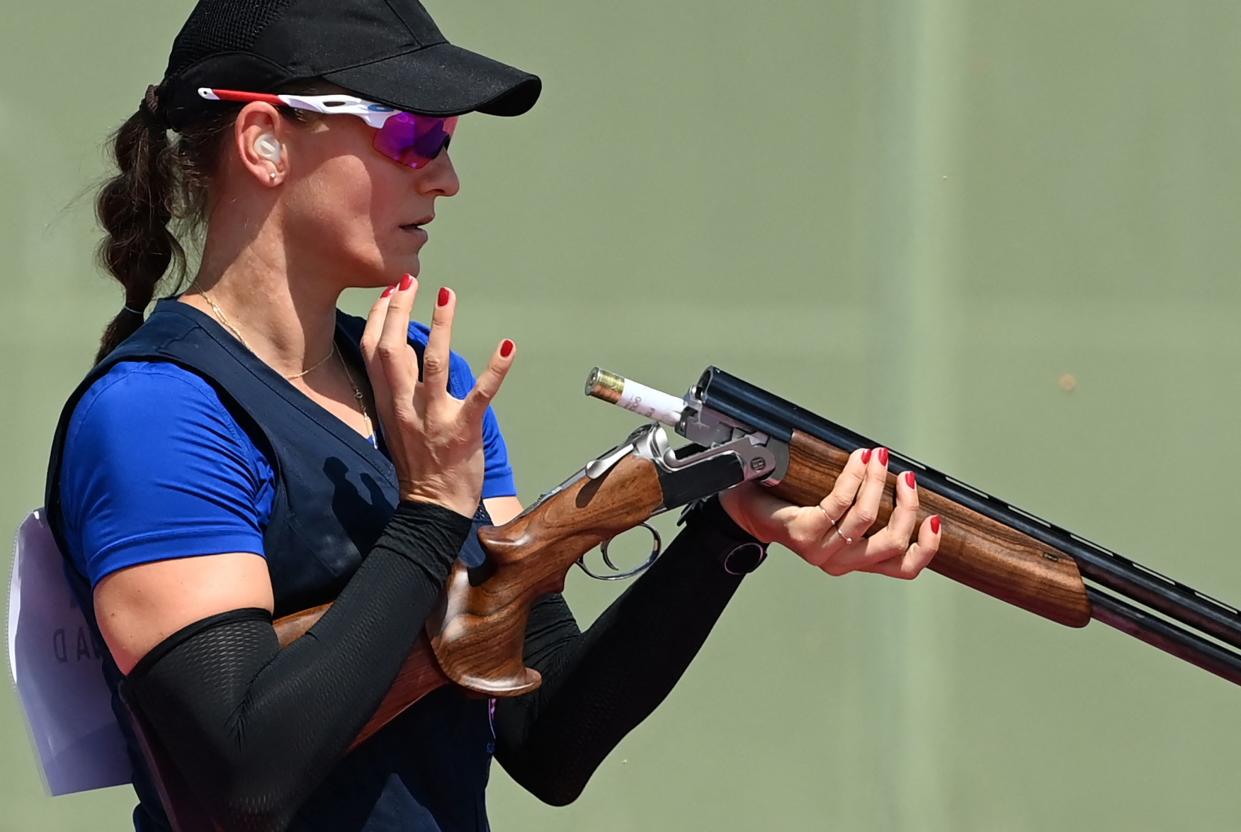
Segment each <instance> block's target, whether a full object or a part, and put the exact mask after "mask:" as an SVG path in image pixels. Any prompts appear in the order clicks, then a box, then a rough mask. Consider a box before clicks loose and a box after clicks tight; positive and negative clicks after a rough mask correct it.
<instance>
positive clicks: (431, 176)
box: [418, 148, 461, 196]
mask: <svg viewBox="0 0 1241 832" xmlns="http://www.w3.org/2000/svg"><path fill="white" fill-rule="evenodd" d="M420 172H421V173H422V177H421V182H419V187H418V190H420V191H422V192H423V193H438V194H440V195H441V196H453V195H454V194H456V193H457V191H459V190H461V180H460V179H458V178H457V169H456V168H455V167H453V164H452V157H451V156H449V155H448V148H444V149H443V150H441V151H440V153H439V155H438V156H436V157H435V158H434V159H432V160H431V161H430V162H428V163H427V165H426V167H424V168H423V169H422V170H421V171H420Z"/></svg>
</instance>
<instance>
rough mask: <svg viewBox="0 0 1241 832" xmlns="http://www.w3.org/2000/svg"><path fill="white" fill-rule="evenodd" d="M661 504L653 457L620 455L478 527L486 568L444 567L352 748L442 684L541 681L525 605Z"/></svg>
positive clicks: (295, 622) (481, 687)
mask: <svg viewBox="0 0 1241 832" xmlns="http://www.w3.org/2000/svg"><path fill="white" fill-rule="evenodd" d="M662 504H663V491H662V489H661V487H660V484H659V476H658V473H657V472H656V470H655V466H654V464H653V463H652V462H651V461H650V460H648V459H642V458H640V457H637V456H633V455H630V456H626V457H625V458H623V459H622V460H621V461H620V462H618V463H617V464H616V465H615V466H613V467H612V468H610V469H609V470H608V471H607V472H606V473H604V474H603V475H602V476H600V477H598V478H597V479H590V478H588V477H585V476H581V477H579V478H578V479H577V480H575V481H573V482H572V483H571V484H570V485H568V486H567V487H565V488H564V489H563V490H561V491H559V492H557V493H555V494H552V495H551V496H549V497H548V498H546V499H545V500H542V501H540V502H539V503H538V504H537V505H536V506H535V507H533V508H532V509H531V510H527V511H526V512H524V513H523V514H521V515H520V516H518V517H516V518H514V519H513V520H511V521H510V522H508V523H506V524H504V525H503V526H498V527H497V526H485V527H483V528H482V529H480V530H479V541H480V542H481V543H482V546H483V548H484V549H485V550H486V551H487V556H488V565H487V567H485V568H483V569H479V570H474V573H475V574H473V575H472V574H471V570H470V569H467V568H466V567H465V566H464V565H462V564H461V562H460V561H458V562H457V563H455V564H454V565H453V569H452V572H451V573H450V575H449V577H448V581H447V584H446V585H445V588H444V592H443V594H442V596H441V598H440V605H439V607H438V609H437V610H436V611H435V612H434V613H433V614H432V615H431V617H430V618H429V619H428V621H427V628H426V629H427V632H426V635H425V636H423V637H420V638H419V639H418V641H417V642H415V644H414V648H413V649H412V650H411V651H410V653H409V655H408V656H407V657H406V658H405V661H404V663H403V664H402V665H401V669H400V671H399V672H398V673H397V677H396V679H395V680H394V681H393V683H392V687H391V688H390V689H389V691H388V693H387V694H386V695H385V696H384V698H383V701H382V702H381V703H380V705H379V708H378V709H377V710H376V711H375V713H374V714H373V715H372V716H371V718H370V720H368V721H367V723H366V725H365V726H364V727H363V728H362V730H361V731H360V732H359V733H358V736H357V738H356V739H355V740H354V741H353V743H352V744H351V745H350V746H349V747H350V749H351V750H352V749H353V748H356V747H357V746H358V745H359V744H361V743H362V742H364V741H365V740H366V739H367V738H368V737H370V736H371V735H373V734H374V733H375V732H376V731H378V730H379V729H380V728H382V727H383V726H384V725H386V724H388V723H389V722H391V721H392V720H393V719H395V718H396V717H397V716H398V715H399V714H400V713H401V712H402V711H404V710H405V709H406V708H409V707H410V706H411V705H413V704H414V703H415V702H417V701H418V700H419V699H421V698H422V697H424V696H426V695H427V694H428V693H431V692H432V691H434V690H435V689H436V688H439V687H440V686H442V685H446V684H457V685H460V686H461V687H463V688H465V689H467V690H469V691H471V692H474V693H478V694H483V695H487V696H519V695H521V694H523V693H528V692H529V691H532V690H535V689H536V688H537V687H538V686H539V684H540V683H541V681H542V680H541V678H540V677H539V674H538V672H537V671H535V670H531V669H530V668H528V667H526V666H525V663H524V661H523V652H524V644H525V634H526V622H527V620H528V618H529V615H530V608H531V607H532V606H533V605H534V602H535V601H536V600H538V598H539V597H540V596H542V595H545V594H547V593H549V592H559V591H560V590H561V589H563V588H564V581H565V576H566V575H567V574H568V571H569V569H570V567H572V566H573V564H574V563H576V562H577V561H578V559H579V558H581V557H582V555H584V554H586V553H587V552H589V551H590V550H591V549H593V548H595V547H596V546H598V545H599V544H600V543H602V542H603V541H605V540H610V539H611V538H613V537H615V536H616V535H618V534H620V533H621V532H624V531H626V530H628V529H631V528H633V527H634V526H636V525H638V524H640V523H642V522H643V521H645V520H646V519H647V518H649V517H650V516H651V515H652V514H653V513H654V512H655V511H656V510H658V509H659V508H660V506H661V505H662ZM330 607H331V604H323V605H321V606H318V607H313V608H311V609H308V610H303V611H302V612H298V613H294V614H292V615H288V616H285V617H283V618H281V619H279V620H278V621H276V622H275V628H276V636H277V638H278V639H279V641H280V645H281V646H282V647H284V646H287V645H288V644H290V643H291V642H293V641H294V640H295V639H298V638H300V637H301V636H302V635H304V634H305V633H306V631H307V630H309V629H310V628H311V627H312V626H314V624H315V622H317V621H318V620H319V619H320V618H322V617H323V614H324V613H325V612H327V610H328V609H329V608H330Z"/></svg>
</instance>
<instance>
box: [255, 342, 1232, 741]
mask: <svg viewBox="0 0 1241 832" xmlns="http://www.w3.org/2000/svg"><path fill="white" fill-rule="evenodd" d="M586 392H587V394H588V395H590V396H593V397H595V398H599V399H602V400H604V401H607V402H610V403H612V404H615V405H618V406H620V407H623V408H625V409H627V410H629V411H631V412H634V413H636V414H638V415H641V416H643V417H644V418H646V419H649V420H650V422H649V423H647V424H646V425H644V426H642V427H640V428H638V429H637V430H635V431H634V432H633V433H632V434H631V435H630V436H629V437H628V438H627V439H626V440H625V441H624V442H622V443H621V444H619V445H617V446H616V447H615V448H612V449H611V450H609V451H607V452H606V453H604V454H602V455H600V456H599V457H598V458H596V459H594V460H592V461H590V462H589V463H588V464H586V465H585V466H583V467H582V468H581V469H580V470H578V471H577V472H576V473H574V474H573V475H572V476H570V477H569V478H568V479H567V480H565V481H564V482H563V483H561V484H560V485H558V486H556V487H555V488H554V489H552V490H551V491H549V492H547V493H545V494H543V495H541V496H540V497H539V498H538V500H536V501H535V502H534V503H533V504H532V505H530V506H529V507H528V508H527V509H526V510H525V511H523V512H522V513H521V514H520V515H518V516H517V517H516V518H514V519H513V520H511V521H509V522H508V523H505V524H504V525H502V526H499V527H496V526H485V527H483V528H481V529H480V530H479V531H478V536H479V542H480V543H481V544H482V547H483V549H484V550H485V551H486V552H487V562H486V563H485V564H484V565H483V566H480V567H474V568H469V567H466V566H465V565H464V564H462V563H461V562H460V561H458V562H457V563H456V564H454V566H453V569H452V571H451V573H450V575H449V578H448V581H447V584H446V586H445V589H444V592H443V594H442V595H441V599H440V604H439V606H438V608H437V610H436V611H435V612H434V613H433V614H432V616H431V617H430V618H429V619H428V621H427V627H426V638H425V639H421V640H420V641H419V643H418V645H417V646H416V647H415V649H414V650H413V651H412V652H411V654H410V656H409V657H408V658H407V660H406V662H405V664H404V665H403V667H402V669H401V672H400V674H399V675H398V677H397V679H396V681H395V682H394V684H393V686H392V689H391V690H390V691H389V693H388V695H387V697H386V698H385V699H384V700H383V703H382V704H381V705H380V707H379V709H378V711H377V712H376V713H375V715H374V717H372V719H371V721H370V722H368V723H367V725H366V727H365V728H363V730H362V732H361V733H360V734H359V736H358V738H357V740H355V743H354V744H355V745H356V744H358V743H361V742H362V741H364V740H365V739H366V738H367V737H369V736H370V735H371V734H373V733H374V732H375V731H377V730H378V729H379V728H380V727H382V726H383V725H384V724H386V723H387V722H388V721H390V720H391V719H392V718H394V717H395V716H396V715H397V714H399V713H400V712H401V711H402V710H404V709H405V708H407V707H409V706H410V705H412V704H413V703H414V702H416V701H417V700H418V699H419V698H421V697H422V696H424V695H426V694H427V693H429V692H431V691H432V690H434V689H435V688H437V687H439V686H441V685H444V684H449V683H452V684H456V685H459V686H461V687H462V688H464V689H466V690H467V691H471V692H473V693H475V694H478V695H484V696H519V695H521V694H523V693H528V692H530V691H532V690H534V689H535V688H537V687H538V686H539V683H540V681H541V680H540V677H539V674H538V672H537V671H535V670H532V669H530V668H528V667H526V666H525V663H524V661H523V657H522V648H523V642H524V638H525V632H526V624H527V619H528V615H529V612H530V608H531V606H532V605H533V603H534V602H535V601H536V600H537V599H538V598H539V597H540V596H541V595H543V594H545V593H548V592H557V591H560V590H561V589H563V587H564V581H565V577H566V575H567V574H568V571H569V569H570V568H571V567H572V566H573V565H574V564H578V565H579V566H581V567H582V568H584V569H586V571H587V572H588V573H589V574H591V575H592V576H593V577H602V578H605V579H614V578H618V577H628V576H630V575H633V574H637V573H639V572H641V571H643V569H645V568H646V567H648V566H649V565H650V564H651V563H653V562H654V559H655V558H656V557H657V556H658V554H659V541H658V536H657V535H656V536H655V545H654V547H653V548H652V551H651V555H650V558H649V559H648V560H647V561H646V562H645V563H644V564H642V565H641V566H639V567H638V568H637V569H634V570H631V571H629V572H624V573H620V570H619V569H617V568H616V567H615V565H614V564H613V563H612V561H611V560H610V559H609V558H608V555H607V543H608V541H610V540H611V539H612V538H614V537H616V536H617V535H619V534H621V533H622V532H625V531H627V530H629V529H632V528H635V527H637V526H640V525H644V524H645V523H646V521H647V520H649V519H650V518H651V517H652V516H654V515H656V514H659V513H661V512H664V511H669V510H672V509H676V508H680V507H683V506H686V505H688V504H690V503H692V502H694V501H695V500H699V499H702V498H704V497H707V496H710V495H712V494H715V493H718V492H720V491H723V490H725V489H727V488H730V487H732V486H734V485H738V484H740V483H742V482H745V481H747V480H758V481H760V482H762V483H763V484H764V485H766V486H767V487H769V488H770V489H771V491H772V493H773V494H775V495H776V496H778V497H781V498H783V499H785V500H788V501H789V502H792V503H796V504H799V505H813V504H815V503H817V502H819V500H821V499H822V498H823V496H824V495H826V494H827V493H828V492H829V491H831V489H832V486H833V484H834V483H835V480H836V477H837V476H839V474H840V472H841V470H842V469H843V467H844V465H845V463H846V462H847V460H848V457H849V454H850V453H851V452H853V451H854V450H856V449H858V448H870V447H878V446H881V445H883V443H879V442H875V441H874V440H871V439H868V438H866V437H864V436H862V435H860V434H857V433H855V432H853V431H851V430H849V429H848V428H845V427H843V426H841V425H838V424H836V423H834V422H831V421H829V420H827V419H824V418H822V417H820V416H816V415H815V414H813V413H810V412H809V411H806V410H804V409H803V408H800V407H798V406H797V405H795V404H792V403H791V402H788V401H786V400H784V399H781V398H779V397H777V396H775V395H773V394H771V393H769V392H767V391H765V390H763V389H761V388H759V387H756V386H755V385H753V384H750V383H748V382H746V381H743V380H742V379H739V378H737V377H736V376H732V375H729V374H728V373H726V372H724V371H723V370H720V369H718V368H715V367H710V368H708V369H707V370H706V371H705V372H704V373H703V374H702V376H701V377H700V378H699V380H698V383H697V384H695V385H694V386H693V387H692V388H691V389H690V390H689V392H688V393H686V395H685V396H684V397H681V398H678V397H675V396H672V395H669V394H667V393H663V392H661V391H659V390H655V389H653V388H650V387H647V386H645V385H642V384H639V383H637V382H634V381H631V380H629V379H625V378H623V377H621V376H618V375H616V374H615V373H611V372H608V371H606V370H601V369H599V368H596V369H595V370H593V371H592V372H591V374H590V377H589V378H588V380H587V383H586ZM665 426H667V427H670V428H672V429H673V430H674V431H675V433H676V434H678V435H679V436H681V437H683V438H684V439H686V440H687V442H686V444H684V445H682V446H680V447H677V448H673V447H671V446H670V444H669V440H668V436H667V432H666V430H665ZM890 460H891V461H890V463H889V472H888V484H887V487H886V490H885V493H884V497H883V501H882V507H881V510H880V513H879V519H878V520H877V521H876V525H882V524H884V523H886V522H887V519H888V517H889V516H890V515H891V512H892V509H893V508H894V506H895V484H896V477H898V476H900V475H901V474H903V473H904V472H905V471H910V470H912V471H915V472H916V475H917V478H918V485H919V486H920V501H921V506H920V517H919V521H921V519H922V517H925V516H929V515H931V514H939V515H941V516H942V517H943V519H944V531H943V535H942V537H941V542H940V549H939V553H938V554H937V555H936V557H935V559H934V560H933V561H932V562H931V564H930V566H929V568H930V569H931V570H933V571H935V572H938V573H940V574H942V575H945V576H946V577H948V578H951V579H952V580H954V581H957V582H959V583H962V584H964V585H966V586H968V587H971V588H972V589H975V590H978V591H980V592H984V593H986V594H988V595H991V596H992V597H994V598H997V599H999V600H1001V601H1004V602H1007V603H1009V604H1012V605H1014V606H1017V607H1020V608H1022V609H1024V610H1027V611H1029V612H1032V613H1034V614H1036V615H1040V616H1042V617H1044V618H1047V619H1050V620H1052V621H1055V622H1057V623H1059V624H1063V625H1065V626H1069V627H1084V626H1085V625H1086V624H1087V623H1089V622H1090V621H1091V620H1092V619H1094V620H1098V621H1102V622H1103V623H1105V624H1108V625H1110V626H1112V627H1115V628H1117V629H1119V630H1121V631H1122V632H1124V633H1127V634H1129V635H1131V636H1134V637H1136V638H1138V639H1140V640H1142V641H1144V642H1146V643H1147V644H1150V645H1152V646H1154V647H1157V648H1159V649H1160V650H1164V651H1166V652H1168V653H1170V654H1171V655H1174V656H1177V657H1178V658H1181V659H1183V660H1185V661H1188V662H1191V663H1193V664H1195V665H1197V666H1199V667H1201V668H1203V669H1205V670H1208V671H1210V672H1211V673H1214V674H1216V675H1218V676H1221V677H1222V678H1224V679H1227V680H1229V681H1231V682H1233V683H1235V684H1241V653H1239V652H1238V651H1239V649H1241V613H1238V611H1237V609H1235V608H1234V607H1231V606H1229V605H1227V604H1224V603H1222V602H1220V601H1217V600H1215V599H1213V598H1211V597H1209V596H1207V595H1204V594H1203V593H1201V592H1198V591H1197V590H1194V589H1192V588H1190V587H1188V586H1185V585H1184V584H1181V583H1179V582H1177V581H1175V580H1172V579H1171V578H1168V577H1166V576H1164V575H1161V574H1159V573H1158V572H1155V571H1154V570H1152V569H1149V568H1147V567H1145V566H1142V565H1140V564H1138V563H1135V562H1133V561H1131V560H1129V559H1128V558H1125V557H1124V556H1122V555H1120V554H1117V553H1116V552H1112V551H1110V550H1108V549H1106V548H1104V547H1102V546H1099V545H1098V544H1095V543H1091V542H1090V541H1088V540H1086V539H1084V538H1082V537H1080V536H1078V535H1075V534H1073V533H1072V532H1069V531H1067V530H1065V529H1062V528H1060V527H1058V526H1056V525H1054V524H1052V523H1049V522H1047V521H1045V520H1042V519H1040V518H1038V517H1036V516H1034V515H1033V514H1031V513H1029V512H1027V511H1023V510H1022V509H1020V508H1017V507H1016V506H1013V505H1010V504H1009V503H1006V502H1004V501H1003V500H1000V499H998V498H996V497H993V496H991V495H989V494H986V493H984V492H982V491H980V490H979V489H977V488H974V487H972V486H970V485H967V484H965V483H963V482H961V481H959V480H956V479H954V478H953V477H950V476H948V475H946V474H943V473H941V472H939V471H936V470H934V469H933V468H931V467H929V466H927V465H924V464H922V463H921V462H918V461H917V460H914V459H913V458H911V457H908V456H905V455H903V454H900V453H896V452H890ZM648 528H649V527H648ZM652 533H654V532H653V530H652ZM596 546H599V547H601V549H602V552H603V557H604V560H605V563H607V565H608V566H609V567H611V568H612V569H613V570H614V572H617V573H620V574H612V575H598V574H595V573H594V572H592V571H591V570H590V569H589V568H587V567H586V563H585V560H584V558H585V555H586V554H587V553H588V552H589V551H590V550H592V549H594V548H595V547H596ZM326 609H327V605H325V606H322V607H316V608H315V609H313V610H307V611H305V612H302V613H298V614H295V615H292V616H288V617H286V618H283V619H281V620H280V621H278V622H277V625H276V626H277V632H278V634H279V636H280V639H281V642H282V643H288V642H289V641H291V640H292V639H293V638H296V637H298V636H300V635H301V634H302V633H304V632H305V631H306V630H307V629H309V627H310V626H312V625H313V623H314V622H315V621H317V620H318V618H319V616H321V615H322V614H323V612H324V611H325V610H326Z"/></svg>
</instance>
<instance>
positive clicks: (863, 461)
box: [862, 448, 870, 465]
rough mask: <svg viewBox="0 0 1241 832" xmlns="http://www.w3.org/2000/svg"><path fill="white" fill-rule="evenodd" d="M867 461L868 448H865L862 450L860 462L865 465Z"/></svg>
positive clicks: (868, 460)
mask: <svg viewBox="0 0 1241 832" xmlns="http://www.w3.org/2000/svg"><path fill="white" fill-rule="evenodd" d="M869 463H870V448H867V449H866V450H864V451H862V464H863V465H867V464H869Z"/></svg>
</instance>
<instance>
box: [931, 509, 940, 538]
mask: <svg viewBox="0 0 1241 832" xmlns="http://www.w3.org/2000/svg"><path fill="white" fill-rule="evenodd" d="M931 532H932V533H933V534H939V515H938V514H937V515H935V516H934V517H932V518H931Z"/></svg>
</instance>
